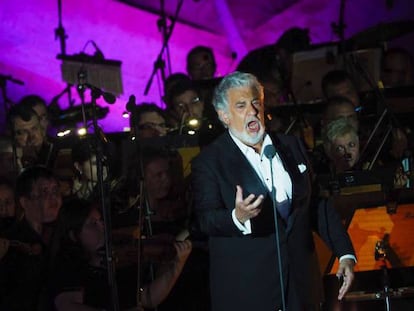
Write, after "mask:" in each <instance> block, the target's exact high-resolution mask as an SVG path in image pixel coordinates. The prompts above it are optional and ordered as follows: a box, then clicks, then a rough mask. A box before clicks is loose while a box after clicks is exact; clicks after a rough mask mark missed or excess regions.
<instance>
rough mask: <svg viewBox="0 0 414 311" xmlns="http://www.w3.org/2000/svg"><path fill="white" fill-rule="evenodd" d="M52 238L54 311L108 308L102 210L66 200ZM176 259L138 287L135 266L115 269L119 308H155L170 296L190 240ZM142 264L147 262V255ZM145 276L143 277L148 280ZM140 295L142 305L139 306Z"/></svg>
mask: <svg viewBox="0 0 414 311" xmlns="http://www.w3.org/2000/svg"><path fill="white" fill-rule="evenodd" d="M57 228H58V230H57V231H56V234H55V236H54V239H53V244H52V252H51V261H50V270H51V278H50V283H49V297H50V300H51V302H52V304H53V306H54V310H57V311H60V310H63V311H64V310H91V311H92V310H102V309H110V303H111V302H110V299H109V297H110V292H109V286H108V281H107V280H108V279H107V272H106V269H105V267H106V261H105V259H106V256H105V247H104V224H103V221H102V215H101V212H100V210H99V209H98V208H97V207H96V206H95V205H94V204H93V203H91V202H87V201H84V200H80V199H74V200H73V201H68V202H67V203H66V204H65V205H64V207H63V208H62V210H61V212H60V213H59V217H58V226H57ZM174 248H175V250H176V256H175V257H174V259H173V260H172V262H171V264H170V265H167V266H165V268H164V270H162V271H158V272H159V273H157V274H156V277H155V279H154V280H152V281H151V280H149V279H146V278H145V277H143V278H142V280H141V281H142V283H141V284H142V286H141V288H140V289H138V288H137V281H136V276H137V271H136V268H137V265H136V264H135V265H133V266H130V267H124V268H121V269H118V270H117V274H116V275H117V284H118V292H119V304H120V307H121V310H125V309H128V310H141V308H142V307H143V308H156V307H157V306H158V305H159V304H160V303H161V302H162V301H163V300H165V299H166V297H167V296H168V295H169V293H170V291H171V289H172V288H173V286H174V284H175V282H176V281H177V278H178V276H179V275H180V273H181V271H182V269H183V267H184V264H185V262H186V260H187V258H188V255H189V254H190V252H191V248H192V247H191V242H190V241H184V242H176V243H175V244H174ZM142 260H143V262H147V261H148V259H146V258H145V253H143V257H142ZM146 274H147V273H146V272H145V271H143V272H142V276H146ZM137 292H139V293H140V302H141V305H137Z"/></svg>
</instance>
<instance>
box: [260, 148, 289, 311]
mask: <svg viewBox="0 0 414 311" xmlns="http://www.w3.org/2000/svg"><path fill="white" fill-rule="evenodd" d="M263 154H264V156H265V157H266V158H268V159H269V163H270V178H271V179H272V192H271V196H272V203H273V217H274V222H275V239H276V251H277V260H278V263H279V265H278V270H279V282H280V291H281V296H282V310H283V311H286V302H285V284H284V282H283V269H282V255H281V252H280V237H279V223H278V220H277V202H276V188H275V184H274V178H273V163H272V162H273V161H272V160H273V157H274V156H275V155H276V149H275V147H274V146H273V145H267V146H266V147H265V148H264V150H263Z"/></svg>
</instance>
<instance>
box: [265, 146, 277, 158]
mask: <svg viewBox="0 0 414 311" xmlns="http://www.w3.org/2000/svg"><path fill="white" fill-rule="evenodd" d="M263 154H264V155H265V157H266V158H268V159H269V160H271V159H272V158H273V157H274V156H275V155H276V149H275V146H273V145H267V146H266V147H265V148H264V150H263Z"/></svg>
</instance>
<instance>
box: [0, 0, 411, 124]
mask: <svg viewBox="0 0 414 311" xmlns="http://www.w3.org/2000/svg"><path fill="white" fill-rule="evenodd" d="M154 1H155V0H154ZM171 1H172V0H171ZM245 1H246V0H240V1H230V0H226V1H225V0H222V1H199V2H192V4H191V5H192V6H195V8H197V6H199V8H201V7H203V8H204V7H206V8H208V10H207V9H206V10H205V11H203V10H201V9H200V10H197V12H193V14H196V13H197V14H199V15H200V20H201V22H203V23H204V24H206V23H209V22H210V21H211V23H213V22H214V24H215V25H219V24H220V23H218V21H219V16H222V15H221V14H219V13H223V12H221V11H220V12H218V11H217V10H220V5H219V6H216V5H215V3H224V4H227V5H228V8H229V11H230V12H232V13H234V9H235V8H234V6H236V5H237V6H239V7H238V8H239V9H240V8H241V7H240V6H242V5H243V3H245ZM173 2H174V3H177V2H176V1H173ZM189 2H191V1H189ZM270 2H271V0H260V1H259V0H257V3H258V5H260V6H261V8H263V9H264V10H265V9H266V8H267V7H268V6H269V5H270V4H269V3H270ZM284 2H285V3H286V6H285V7H286V9H285V10H284V11H282V12H280V13H279V14H276V15H274V16H273V18H270V19H266V20H265V21H264V22H263V23H262V24H261V25H258V26H257V27H256V28H255V29H251V24H249V23H246V22H245V21H244V20H246V19H249V16H248V14H249V12H248V11H246V16H243V18H242V19H240V17H238V19H236V20H234V23H231V33H230V34H229V33H226V31H225V30H223V31H222V33H218V32H209V31H208V30H206V29H205V28H203V27H198V26H197V25H190V24H184V23H180V22H178V23H177V24H176V27H175V29H174V32H173V35H172V37H171V40H170V44H169V48H170V55H171V64H172V71H173V72H185V58H186V54H187V52H188V51H189V50H190V49H191V48H192V47H194V46H195V45H207V46H211V47H212V48H213V50H214V53H215V55H216V60H217V64H218V72H217V74H218V75H224V74H226V73H228V72H229V71H232V70H233V69H234V67H235V66H236V65H237V62H238V61H239V60H240V57H241V55H243V54H244V51H243V50H244V49H247V50H250V49H253V48H257V47H259V46H262V45H265V44H270V43H273V42H275V41H276V39H277V38H278V37H279V36H280V35H281V34H282V33H283V31H285V30H286V29H288V28H290V27H293V26H298V27H306V28H309V29H310V35H311V37H312V41H313V42H314V43H317V42H326V41H332V40H334V39H336V38H335V36H333V35H332V31H331V27H330V23H331V22H336V21H337V18H338V11H339V3H340V1H339V0H335V1H328V0H301V1H298V0H285V1H284ZM346 2H347V10H346V14H345V17H346V23H347V25H348V27H347V29H346V37H349V36H350V35H352V34H354V33H356V32H359V31H362V30H363V29H366V28H368V27H371V26H374V25H376V24H378V23H379V22H390V21H395V20H401V19H410V18H412V16H414V14H413V13H414V10H413V3H412V1H408V0H407V1H395V4H394V7H393V8H392V9H391V10H389V9H387V7H386V5H385V1H377V0H367V1H359V2H357V1H346ZM380 2H381V4H380ZM186 3H187V1H184V6H186ZM246 3H247V2H246ZM249 3H250V2H249ZM187 5H190V4H187ZM250 5H251V3H250ZM241 9H242V8H241ZM238 11H240V10H238ZM203 12H206V13H207V12H208V13H209V15H208V16H204V15H203ZM258 12H260V11H258ZM190 13H191V12H190ZM190 13H188V14H190ZM233 16H234V14H233ZM367 17H369V18H367ZM158 19H159V16H158V15H156V14H153V13H149V12H147V11H144V10H141V9H138V8H135V7H132V6H129V5H127V4H124V3H121V2H118V1H114V0H90V1H81V0H62V23H63V27H64V28H65V30H66V33H67V35H68V38H67V40H66V46H67V49H66V51H67V54H68V55H73V54H76V53H79V52H81V50H82V49H83V47H84V45H85V43H86V42H87V41H88V40H94V41H95V42H96V44H97V45H98V46H99V48H100V49H101V50H102V52H103V54H104V56H105V58H107V59H113V60H119V61H122V80H123V87H124V94H122V95H120V96H119V98H118V99H117V102H116V103H115V105H111V106H110V107H109V109H110V112H109V114H108V116H107V117H106V118H105V119H103V120H100V122H99V123H100V124H101V126H102V128H103V130H104V131H105V132H114V131H122V130H123V128H124V127H126V126H128V119H125V118H123V117H122V114H123V112H124V110H125V104H126V101H127V99H128V97H129V95H131V94H135V95H136V97H137V102H138V103H139V102H143V101H146V102H155V103H156V104H157V105H160V106H161V107H162V101H161V99H160V97H161V95H162V86H161V85H160V81H159V79H157V78H155V79H154V81H153V84H152V87H151V89H150V92H149V94H148V96H144V95H143V94H144V89H145V86H146V83H147V81H148V79H149V77H150V75H151V72H152V70H153V63H154V61H155V59H156V57H157V55H158V53H159V51H160V49H161V45H162V34H161V33H160V32H159V30H158V27H157V20H158ZM257 19H259V20H260V17H257V16H256V20H257ZM227 22H228V21H227ZM221 25H223V24H221ZM249 25H250V26H249ZM57 26H58V8H57V0H47V1H38V0H25V1H15V0H2V1H1V4H0V74H3V75H12V76H13V77H14V78H16V79H19V80H22V81H24V82H25V85H24V86H20V85H15V84H13V83H7V88H6V90H7V95H8V97H9V98H10V99H11V100H12V101H13V102H17V101H18V100H19V99H20V98H21V97H23V96H24V95H27V94H33V93H35V94H38V95H40V96H42V97H44V98H45V99H46V100H47V102H50V101H51V99H52V98H53V97H54V96H56V95H57V94H59V93H60V92H61V91H62V90H63V89H64V88H65V86H66V84H65V82H63V81H62V76H61V72H60V65H61V61H60V60H57V59H56V56H57V55H58V54H59V53H60V44H59V41H58V40H55V34H54V31H55V28H57ZM249 27H250V28H249ZM232 36H233V37H232ZM234 36H236V39H237V40H235V41H234V40H232V39H231V38H234ZM229 40H231V41H230V42H229ZM412 41H414V40H412ZM409 48H410V47H409ZM234 49H237V51H234ZM85 52H86V53H87V54H93V53H94V52H95V51H94V48H93V46H90V45H88V47H87V48H86V51H85ZM232 52H237V54H238V59H237V60H236V62H235V63H234V62H233V60H232V57H231V53H232ZM73 93H76V92H75V90H73ZM75 99H76V104H79V103H80V102H79V100H78V99H77V98H76V97H75ZM99 104H101V105H105V104H104V103H103V102H101V101H99ZM60 106H61V108H63V109H64V108H66V107H67V106H68V103H67V100H66V97H65V96H64V97H62V99H61V101H60ZM105 106H106V105H105ZM0 120H1V121H0V122H2V123H3V122H4V109H3V107H1V108H0ZM2 129H4V126H3V127H2V128H0V130H2Z"/></svg>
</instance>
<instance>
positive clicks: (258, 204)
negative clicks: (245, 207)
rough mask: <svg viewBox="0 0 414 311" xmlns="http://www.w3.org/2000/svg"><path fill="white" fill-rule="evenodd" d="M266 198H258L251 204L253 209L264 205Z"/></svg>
mask: <svg viewBox="0 0 414 311" xmlns="http://www.w3.org/2000/svg"><path fill="white" fill-rule="evenodd" d="M263 199H264V196H263V195H262V194H261V195H259V196H258V197H257V199H256V200H255V201H254V202H253V203H252V204H251V205H252V207H253V208H257V207H259V206H260V204H262V202H263Z"/></svg>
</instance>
